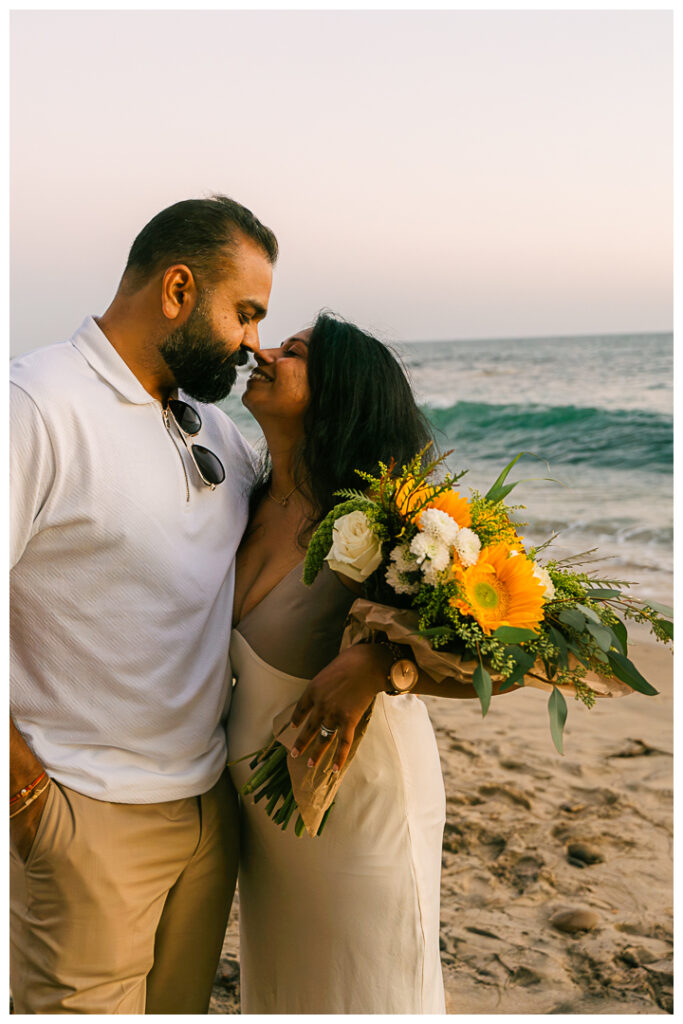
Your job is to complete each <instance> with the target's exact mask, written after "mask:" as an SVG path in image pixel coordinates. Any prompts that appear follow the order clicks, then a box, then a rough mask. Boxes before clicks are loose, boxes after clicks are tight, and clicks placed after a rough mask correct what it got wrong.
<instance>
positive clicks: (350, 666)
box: [290, 644, 518, 770]
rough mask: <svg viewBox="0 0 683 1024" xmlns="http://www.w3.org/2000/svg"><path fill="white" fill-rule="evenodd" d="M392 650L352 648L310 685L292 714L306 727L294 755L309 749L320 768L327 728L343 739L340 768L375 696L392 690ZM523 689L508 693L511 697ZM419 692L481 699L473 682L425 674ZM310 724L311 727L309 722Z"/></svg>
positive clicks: (296, 722)
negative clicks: (388, 688)
mask: <svg viewBox="0 0 683 1024" xmlns="http://www.w3.org/2000/svg"><path fill="white" fill-rule="evenodd" d="M395 660H396V659H395V657H394V655H393V654H392V652H391V651H390V650H389V649H388V648H387V647H385V646H384V645H383V644H354V645H353V647H347V648H346V649H345V650H344V651H342V652H341V654H338V655H337V657H336V658H335V659H334V660H333V661H331V662H330V664H329V665H327V666H326V667H325V668H324V669H323V670H322V671H321V672H318V674H317V675H316V676H314V678H313V679H312V680H311V681H310V683H309V684H308V686H307V687H306V689H305V690H304V692H303V694H302V695H301V697H300V699H299V701H298V703H297V706H296V708H295V710H294V714H293V715H292V725H294V726H299V725H302V724H303V726H304V727H303V729H302V730H301V732H300V733H299V736H298V737H297V741H296V743H295V745H294V746H293V747H292V750H291V752H290V753H291V756H292V757H299V756H300V755H301V754H303V752H304V751H306V753H307V754H308V757H309V764H311V765H313V764H317V763H318V761H319V760H320V757H321V756H322V754H323V752H324V751H325V750H326V749H327V747H328V746H329V744H330V743H331V742H332V738H331V737H330V738H329V739H325V738H324V737H323V736H322V735H321V733H320V727H321V725H324V726H325V728H326V729H333V730H335V732H336V734H337V735H338V737H339V745H338V748H337V757H336V759H335V762H336V763H335V767H336V768H337V770H338V769H340V768H341V767H342V765H343V764H344V762H345V760H346V758H347V756H348V752H349V750H350V749H351V743H352V742H353V737H354V733H355V730H356V726H357V725H358V723H359V721H360V719H361V718H362V716H363V713H364V712H365V710H366V709H367V708H368V707H369V705H370V703H371V702H372V700H373V698H374V697H375V696H376V695H377V694H378V693H381V692H383V691H386V688H387V683H388V676H389V669H390V668H391V666H392V664H393V663H394V661H395ZM501 685H502V683H497V684H494V686H493V693H494V694H497V693H499V692H500V686H501ZM514 689H518V687H517V686H513V687H510V689H509V690H505V691H504V693H511V692H512V691H513V690H514ZM412 692H413V693H417V694H423V695H430V696H433V697H448V698H453V699H456V700H472V699H473V698H474V697H476V696H477V693H476V691H475V689H474V687H473V686H472V685H470V684H465V683H458V682H456V681H455V680H454V679H444V681H443V682H441V683H437V682H436V681H435V680H434V679H432V677H431V676H430V675H428V674H427V673H426V672H423V671H422V670H420V673H419V677H418V681H417V684H416V685H415V687H414V688H413V690H412ZM304 723H305V724H304Z"/></svg>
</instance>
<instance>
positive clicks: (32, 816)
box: [9, 782, 54, 863]
mask: <svg viewBox="0 0 683 1024" xmlns="http://www.w3.org/2000/svg"><path fill="white" fill-rule="evenodd" d="M43 784H44V783H42V782H41V786H42V785H43ZM53 785H54V783H53ZM48 792H49V786H48V788H47V789H46V790H45V791H44V792H43V793H41V794H40V796H39V797H37V798H36V799H35V800H34V801H33V802H32V803H31V804H30V805H29V806H28V807H27V808H26V810H25V811H22V813H21V814H17V816H16V818H12V819H11V820H10V823H9V831H10V839H11V841H12V845H13V846H14V849H15V850H16V851H17V853H18V854H19V857H20V859H21V860H22V861H24V863H25V862H26V860H27V859H28V855H29V853H30V852H31V848H32V846H33V843H34V840H35V838H36V832H37V831H38V826H39V825H40V819H41V818H42V816H43V811H44V810H45V802H46V801H47V794H48Z"/></svg>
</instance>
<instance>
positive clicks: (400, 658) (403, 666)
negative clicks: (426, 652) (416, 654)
mask: <svg viewBox="0 0 683 1024" xmlns="http://www.w3.org/2000/svg"><path fill="white" fill-rule="evenodd" d="M375 643H377V644H381V645H382V647H388V648H389V650H390V651H391V653H392V654H393V655H394V658H395V659H396V660H395V661H394V663H393V665H392V666H391V668H390V669H389V672H388V674H387V686H386V692H387V693H389V694H391V696H392V697H397V696H398V695H399V694H401V693H410V691H411V690H412V689H413V688H414V687H415V685H416V684H417V680H418V678H419V675H420V672H419V669H418V667H417V665H416V664H415V662H414V661H413V659H412V658H407V657H406V655H405V652H404V648H402V647H400V646H399V644H394V643H392V642H391V640H375Z"/></svg>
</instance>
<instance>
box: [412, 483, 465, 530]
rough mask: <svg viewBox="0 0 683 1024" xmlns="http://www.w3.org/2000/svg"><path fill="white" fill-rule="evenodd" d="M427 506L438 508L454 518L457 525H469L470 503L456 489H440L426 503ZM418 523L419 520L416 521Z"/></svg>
mask: <svg viewBox="0 0 683 1024" xmlns="http://www.w3.org/2000/svg"><path fill="white" fill-rule="evenodd" d="M427 508H438V509H439V510H440V511H441V512H445V513H446V514H447V515H449V516H450V517H451V519H454V520H455V521H456V523H457V524H458V526H460V527H462V526H471V524H472V517H471V516H470V503H469V501H468V500H467V498H463V497H462V496H461V495H460V493H459V492H458V491H442V492H441V494H437V496H436V497H435V498H432V500H431V501H430V502H429V504H428V505H427ZM418 525H419V521H418Z"/></svg>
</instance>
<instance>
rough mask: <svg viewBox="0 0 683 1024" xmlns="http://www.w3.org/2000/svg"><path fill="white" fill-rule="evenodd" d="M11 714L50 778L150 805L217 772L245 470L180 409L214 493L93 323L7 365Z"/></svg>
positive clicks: (219, 430) (237, 455)
mask: <svg viewBox="0 0 683 1024" xmlns="http://www.w3.org/2000/svg"><path fill="white" fill-rule="evenodd" d="M11 381H12V387H11V391H12V399H11V400H12V406H11V409H12V411H11V452H12V455H11V467H12V477H11V549H12V550H11V564H12V566H13V568H12V572H11V587H10V613H11V660H12V667H11V713H12V716H13V717H14V720H15V722H16V725H17V727H18V728H19V729H20V730H21V732H22V733H23V735H24V736H25V738H26V740H27V742H28V743H29V744H30V746H31V747H32V749H33V750H34V751H35V753H36V755H37V757H38V758H39V759H40V760H41V761H42V763H43V764H44V765H45V768H46V769H47V771H48V773H49V774H50V775H51V776H53V777H54V778H55V779H57V780H58V781H59V782H62V783H64V784H65V785H66V786H69V787H71V788H73V789H75V790H77V791H78V792H80V793H84V794H86V795H87V796H91V797H95V798H97V799H101V800H111V801H115V802H120V803H150V802H155V801H160V800H173V799H177V798H180V797H186V796H194V795H197V794H199V793H203V792H205V791H206V790H208V789H210V788H211V786H212V785H213V784H214V783H215V782H216V781H217V779H218V778H219V777H220V775H221V772H222V771H223V768H224V766H225V762H226V745H225V731H224V727H223V723H224V721H225V717H226V715H227V711H228V705H229V701H230V693H231V685H230V684H231V673H230V665H229V660H228V645H229V639H230V627H231V618H232V602H233V588H234V571H235V551H236V549H237V546H238V544H239V542H240V538H241V536H242V533H243V531H244V528H245V525H246V522H247V509H248V500H249V492H250V490H251V488H252V486H253V483H254V464H255V463H254V455H253V452H252V450H251V449H250V448H249V446H248V444H247V442H246V441H245V440H244V438H243V437H242V436H241V434H240V433H239V431H238V430H237V428H236V427H235V426H234V424H233V423H232V422H231V421H230V420H229V419H228V417H227V416H225V414H224V413H222V412H221V411H220V410H219V409H216V408H215V407H213V406H209V405H203V404H202V403H199V402H196V401H195V400H194V399H189V398H186V396H183V395H182V394H181V395H180V396H179V397H181V398H185V400H186V401H188V402H189V404H190V405H192V406H193V407H194V408H195V409H197V411H198V412H199V413H200V415H201V418H202V421H203V425H202V429H201V431H200V433H199V434H198V435H197V436H196V437H195V438H193V440H194V441H196V442H197V443H199V444H202V445H204V446H205V447H206V448H209V449H210V450H211V451H213V452H215V453H216V454H217V455H218V456H219V458H220V460H221V461H222V463H223V465H224V466H225V473H226V479H225V482H224V483H222V484H220V485H219V486H217V487H216V488H215V490H213V491H212V490H210V488H209V487H207V486H205V484H204V483H202V481H201V479H200V477H199V476H198V474H197V471H196V469H195V467H194V464H193V462H192V460H191V458H190V456H189V453H188V452H187V450H186V449H185V447H184V445H183V443H182V441H181V440H180V438H179V437H178V436H177V434H175V428H174V427H171V430H170V431H169V429H168V428H167V426H166V425H165V422H164V417H163V409H162V405H161V403H160V402H158V401H157V400H156V399H154V398H153V397H152V396H151V395H150V394H149V393H148V392H147V391H145V389H144V388H143V386H142V385H141V384H140V382H139V381H138V379H137V378H136V377H135V375H134V374H133V373H132V371H131V370H130V369H129V368H128V366H127V365H126V363H125V362H124V361H123V360H122V359H121V357H120V356H119V355H118V353H117V352H116V350H115V349H114V347H113V346H112V345H111V344H110V343H109V341H108V340H107V338H106V337H105V335H104V334H103V333H102V331H101V330H100V329H99V327H98V326H97V324H96V323H95V321H94V320H93V318H92V317H87V318H86V320H85V321H84V323H83V325H82V326H81V328H80V329H79V330H78V331H77V332H76V334H75V335H74V336H73V338H71V340H70V341H68V342H64V343H63V344H58V345H51V346H49V347H47V348H43V349H39V350H37V351H35V352H32V353H30V354H29V355H26V356H23V357H21V358H20V359H17V360H16V361H14V363H13V364H12V369H11Z"/></svg>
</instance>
